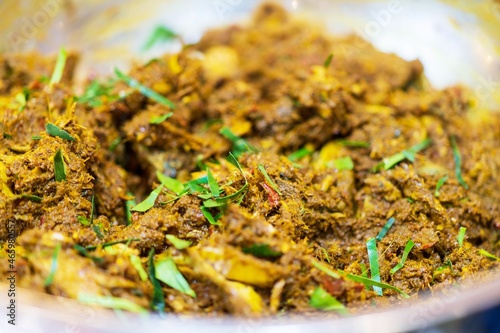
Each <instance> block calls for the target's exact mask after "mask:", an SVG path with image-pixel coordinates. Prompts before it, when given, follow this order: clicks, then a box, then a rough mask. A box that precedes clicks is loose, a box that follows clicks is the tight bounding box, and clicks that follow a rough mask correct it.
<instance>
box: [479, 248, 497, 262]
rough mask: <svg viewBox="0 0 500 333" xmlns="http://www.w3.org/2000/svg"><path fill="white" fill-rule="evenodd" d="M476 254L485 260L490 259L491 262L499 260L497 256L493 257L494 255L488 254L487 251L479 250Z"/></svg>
mask: <svg viewBox="0 0 500 333" xmlns="http://www.w3.org/2000/svg"><path fill="white" fill-rule="evenodd" d="M477 252H478V253H479V254H480V255H482V256H485V257H486V258H488V259H491V260H500V258H498V257H497V256H495V255H493V254H491V253H489V252H488V251H486V250H483V249H479V250H478V251H477Z"/></svg>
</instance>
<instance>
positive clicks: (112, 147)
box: [109, 137, 122, 153]
mask: <svg viewBox="0 0 500 333" xmlns="http://www.w3.org/2000/svg"><path fill="white" fill-rule="evenodd" d="M121 142H122V138H120V137H117V138H116V139H114V140H113V141H111V144H110V145H109V151H110V152H112V153H114V152H115V150H116V148H118V146H119V145H120V143H121Z"/></svg>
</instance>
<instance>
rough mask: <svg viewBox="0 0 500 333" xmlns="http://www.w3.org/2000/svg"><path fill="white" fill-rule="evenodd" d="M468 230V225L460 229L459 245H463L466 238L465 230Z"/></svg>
mask: <svg viewBox="0 0 500 333" xmlns="http://www.w3.org/2000/svg"><path fill="white" fill-rule="evenodd" d="M466 231H467V228H466V227H460V230H459V231H458V236H457V241H458V245H459V246H460V247H462V245H463V243H464V239H465V232H466Z"/></svg>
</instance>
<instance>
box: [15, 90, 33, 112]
mask: <svg viewBox="0 0 500 333" xmlns="http://www.w3.org/2000/svg"><path fill="white" fill-rule="evenodd" d="M29 96H30V91H29V89H28V88H26V87H24V88H23V91H22V92H20V93H18V94H17V95H16V96H15V97H14V98H15V99H16V102H18V103H19V109H18V111H19V112H22V111H24V109H25V108H26V103H27V102H28V99H29Z"/></svg>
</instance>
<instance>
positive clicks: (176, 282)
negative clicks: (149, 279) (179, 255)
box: [155, 257, 196, 298]
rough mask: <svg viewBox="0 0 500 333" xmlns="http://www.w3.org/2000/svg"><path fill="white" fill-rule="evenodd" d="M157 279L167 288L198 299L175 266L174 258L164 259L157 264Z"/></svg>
mask: <svg viewBox="0 0 500 333" xmlns="http://www.w3.org/2000/svg"><path fill="white" fill-rule="evenodd" d="M155 270H156V275H155V276H156V278H157V279H158V280H160V281H162V282H163V283H165V284H166V285H167V286H169V287H171V288H173V289H175V290H178V291H180V292H182V293H184V294H186V295H189V296H191V297H193V298H194V297H196V293H195V292H194V290H193V289H191V287H190V286H189V283H188V282H187V281H186V279H185V278H184V276H183V275H182V273H181V272H179V269H178V268H177V266H176V265H175V262H174V260H173V259H172V258H170V257H168V258H164V259H162V260H160V261H158V262H156V263H155Z"/></svg>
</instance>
